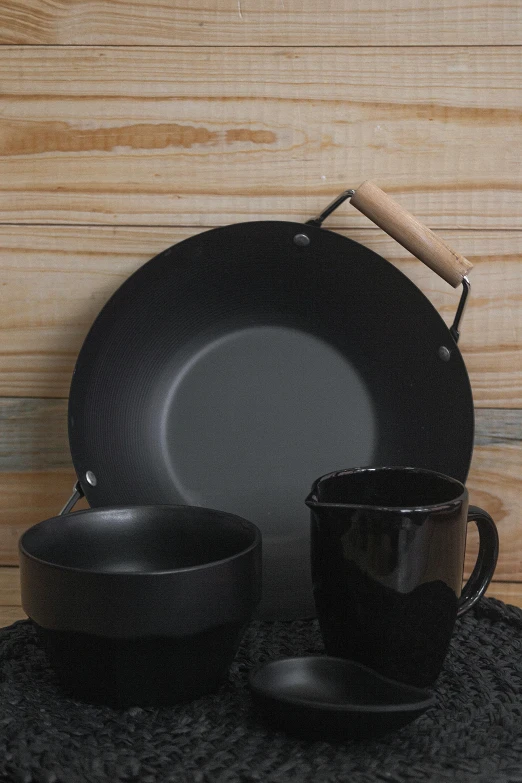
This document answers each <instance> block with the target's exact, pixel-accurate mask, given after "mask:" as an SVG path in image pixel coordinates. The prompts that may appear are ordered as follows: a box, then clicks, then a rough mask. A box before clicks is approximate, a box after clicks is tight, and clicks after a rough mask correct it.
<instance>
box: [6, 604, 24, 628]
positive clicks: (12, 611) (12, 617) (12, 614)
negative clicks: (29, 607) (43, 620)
mask: <svg viewBox="0 0 522 783" xmlns="http://www.w3.org/2000/svg"><path fill="white" fill-rule="evenodd" d="M17 620H27V615H26V614H25V612H24V610H23V609H22V607H21V606H0V628H3V627H4V626H6V625H11V624H12V623H15V622H16V621H17Z"/></svg>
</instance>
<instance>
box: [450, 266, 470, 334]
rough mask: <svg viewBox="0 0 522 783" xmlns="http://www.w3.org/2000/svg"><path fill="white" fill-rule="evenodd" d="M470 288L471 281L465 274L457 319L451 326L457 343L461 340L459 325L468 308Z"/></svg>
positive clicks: (451, 332) (451, 331)
mask: <svg viewBox="0 0 522 783" xmlns="http://www.w3.org/2000/svg"><path fill="white" fill-rule="evenodd" d="M470 290H471V283H470V282H469V280H468V278H467V276H466V275H464V277H463V278H462V293H461V295H460V301H459V306H458V307H457V312H456V313H455V319H454V321H453V323H452V325H451V326H450V334H451V336H452V337H453V339H454V340H455V342H456V343H458V341H459V337H460V332H459V326H460V322H461V320H462V316H463V314H464V310H465V308H466V302H467V300H468V296H469V292H470Z"/></svg>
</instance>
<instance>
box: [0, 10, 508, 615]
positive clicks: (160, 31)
mask: <svg viewBox="0 0 522 783" xmlns="http://www.w3.org/2000/svg"><path fill="white" fill-rule="evenodd" d="M521 45H522V5H521V4H520V3H519V2H518V0H490V2H488V3H484V2H483V1H482V0H440V2H438V3H433V2H431V0H417V1H416V2H415V3H412V2H411V1H410V0H384V1H383V0H381V1H379V2H378V1H377V0H325V2H323V3H317V2H315V1H314V0H265V2H263V3H259V2H254V0H209V1H208V2H205V3H203V2H201V0H184V2H183V4H179V3H177V2H173V3H163V2H160V0H117V1H116V0H114V1H111V0H100V1H99V2H96V3H94V2H92V0H56V2H53V3H48V2H47V0H4V2H3V3H2V7H1V8H0V282H1V285H0V335H1V337H0V419H1V421H2V425H3V426H2V427H1V430H0V473H1V479H0V565H4V566H8V565H14V564H16V562H17V554H16V544H17V538H18V536H19V534H20V532H21V531H22V530H24V529H25V528H26V527H27V526H29V525H30V524H33V523H34V522H36V521H38V520H40V519H42V518H45V517H47V516H51V515H54V514H55V513H56V512H57V510H58V509H59V508H60V506H61V505H62V504H63V502H64V501H65V499H66V498H67V496H68V494H69V491H70V488H71V485H72V483H73V470H72V466H71V463H70V458H69V453H68V446H67V437H66V397H67V393H68V387H69V381H70V376H71V372H72V368H73V365H74V360H75V356H76V354H77V352H78V349H79V347H80V345H81V342H82V340H83V338H84V336H85V334H86V331H87V329H88V327H89V325H90V323H91V322H92V320H93V318H94V317H95V315H96V314H97V312H98V311H99V309H100V307H101V306H102V304H103V303H104V302H105V301H106V300H107V298H108V297H109V296H110V294H111V293H112V292H113V291H114V290H115V288H116V287H117V286H118V285H119V284H120V283H121V282H122V280H124V279H125V278H126V277H127V276H128V275H129V274H130V273H131V272H132V271H133V270H134V269H136V268H137V267H138V266H139V265H140V264H142V263H143V262H144V261H146V260H147V259H149V258H151V257H152V256H153V255H155V254H156V253H157V252H159V251H160V250H162V249H163V248H165V247H166V246H168V245H171V244H173V243H174V242H177V241H179V240H180V239H183V238H185V237H187V236H191V235H193V234H194V233H197V232H198V231H200V230H202V229H203V228H204V227H211V226H217V225H223V224H226V223H230V222H236V221H240V220H256V219H260V218H261V219H264V218H274V219H278V218H282V219H297V220H301V219H306V218H308V217H310V216H312V215H313V214H315V213H316V212H317V211H318V210H319V209H320V208H322V207H323V206H324V205H325V204H326V203H328V201H329V200H330V199H331V198H332V197H333V196H335V195H337V193H338V192H340V191H341V190H343V189H345V188H346V187H355V186H357V185H358V184H360V182H361V181H363V180H364V179H367V178H373V179H375V181H376V182H377V183H378V184H380V185H381V186H382V187H383V188H384V189H386V190H388V191H389V192H391V193H392V194H393V195H394V196H395V197H396V198H397V199H398V200H399V201H400V202H401V203H402V204H403V205H404V206H405V207H406V208H408V209H410V210H411V211H413V212H414V213H415V214H417V215H418V216H419V217H420V218H421V219H423V220H424V221H425V222H426V223H427V224H428V225H430V226H431V227H432V228H435V229H436V230H438V231H439V232H440V234H441V236H442V237H443V238H445V239H446V240H447V241H448V242H449V243H450V244H451V245H453V246H454V247H455V248H456V249H457V250H459V251H460V252H461V253H463V254H464V255H466V256H468V257H469V258H470V259H471V261H472V262H473V263H474V265H475V268H474V270H473V272H472V286H473V288H472V298H471V302H470V305H469V308H468V311H467V313H466V316H465V320H464V323H463V331H462V341H461V346H462V350H463V353H464V357H465V360H466V363H467V365H468V368H469V371H470V377H471V382H472V386H473V391H474V398H475V404H476V407H477V435H476V450H475V455H474V459H473V466H472V471H471V475H470V480H469V485H470V489H471V494H472V499H473V501H474V502H475V503H477V504H480V505H482V506H483V507H484V508H485V509H487V510H488V511H489V512H490V513H491V514H492V515H493V516H494V517H495V519H496V521H497V522H498V525H499V529H500V535H501V557H500V561H499V566H498V569H497V574H496V579H497V585H496V586H495V588H494V590H496V591H497V592H496V594H498V595H500V596H502V597H504V598H506V597H507V600H513V601H516V602H520V600H521V598H520V596H521V595H522V592H521V588H520V585H519V583H522V531H521V529H520V517H521V506H522V503H521V490H520V482H519V479H520V474H521V467H522V447H521V439H522V361H521V341H522V308H521V302H522V170H521V166H520V160H521V157H522V156H521V153H522V122H521V119H522V116H521V115H522V109H521V105H522V103H521V98H522V91H521V84H522V79H521V77H522V58H521V51H520V46H521ZM330 226H331V227H333V228H337V229H339V230H340V231H342V232H343V233H345V234H346V235H347V236H350V237H352V238H354V239H356V240H357V241H359V242H362V243H363V244H366V245H367V246H368V247H371V248H372V249H375V250H376V251H377V252H379V253H381V254H382V255H384V256H385V257H387V258H389V259H390V260H391V262H392V263H394V264H397V265H398V266H399V268H401V269H402V270H403V271H405V272H406V274H408V275H409V276H410V277H411V278H412V279H413V280H414V281H415V282H416V283H417V284H418V285H419V286H420V287H421V288H422V290H423V291H425V292H426V293H427V295H428V296H429V297H430V298H431V299H432V301H433V303H434V304H435V306H436V307H437V308H438V309H439V311H440V312H441V314H442V315H443V317H444V318H445V320H446V321H447V323H450V322H451V320H452V317H453V314H454V311H455V307H456V304H457V301H458V292H455V291H453V290H452V289H451V288H449V287H448V286H447V285H446V284H445V283H443V282H442V281H441V280H439V279H438V278H437V277H436V276H435V275H434V274H433V273H431V272H430V271H429V270H427V269H425V268H424V267H422V266H421V264H420V263H419V262H417V261H415V260H414V259H412V258H411V256H409V255H408V254H407V253H406V252H405V251H404V250H402V249H401V248H400V247H399V246H398V245H396V244H395V243H394V242H393V241H392V240H390V239H389V238H387V237H386V236H384V235H383V234H382V233H381V232H380V231H378V230H377V229H375V228H374V227H372V226H371V224H370V223H369V222H368V221H367V220H366V219H365V218H364V217H362V216H361V215H360V214H359V213H357V212H356V211H355V210H354V209H352V208H351V207H350V206H345V207H344V208H343V209H342V210H340V211H339V212H337V213H336V214H335V216H334V217H333V218H332V219H331V221H330ZM475 555H476V540H475V537H474V536H472V537H471V540H470V545H469V548H468V554H467V566H468V569H469V566H470V565H471V563H472V561H473V559H474V557H475ZM0 576H1V574H0ZM1 578H3V579H4V581H5V586H4V587H5V596H8V597H7V598H6V597H5V596H4V598H3V599H0V603H2V602H3V603H4V604H5V605H6V606H7V604H6V601H8V600H11V599H10V598H9V596H11V598H12V595H11V593H12V590H13V589H14V588H13V581H12V575H10V574H8V573H7V572H6V574H4V575H3V576H1ZM502 583H509V585H503V584H502ZM0 587H1V585H0ZM0 592H2V591H1V590H0ZM13 612H14V614H13V613H11V614H10V615H9V617H11V616H13V617H14V616H15V615H16V610H13ZM7 616H8V613H6V614H5V617H7Z"/></svg>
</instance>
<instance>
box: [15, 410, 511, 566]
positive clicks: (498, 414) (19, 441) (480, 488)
mask: <svg viewBox="0 0 522 783" xmlns="http://www.w3.org/2000/svg"><path fill="white" fill-rule="evenodd" d="M0 423H1V427H0V476H1V481H0V563H1V564H4V565H5V564H13V563H16V562H18V561H17V558H18V555H17V541H18V537H19V536H20V534H21V533H22V532H23V530H25V529H26V528H27V527H29V526H30V525H32V524H34V523H36V522H39V521H40V520H42V519H46V518H48V517H51V516H55V515H56V514H57V513H58V511H59V509H60V508H61V507H62V506H63V505H64V503H65V501H66V500H67V498H68V497H69V495H70V493H71V489H72V485H73V483H74V479H75V476H74V470H73V468H72V464H71V460H70V456H69V448H68V442H67V401H66V400H48V399H41V400H34V399H29V400H27V399H11V400H6V399H1V398H0ZM475 442H476V447H475V452H474V456H473V462H472V467H471V471H470V476H469V480H468V487H469V490H470V498H471V502H472V503H474V504H475V505H479V506H482V507H483V508H484V509H485V510H486V511H488V512H489V513H490V514H491V515H492V516H493V518H494V520H495V521H496V523H497V524H498V528H499V533H500V537H501V554H500V559H499V565H498V568H497V573H496V576H497V579H502V580H508V581H518V580H520V581H522V540H521V538H520V535H519V526H520V518H521V516H522V493H521V491H520V475H521V473H522V411H520V410H506V411H503V410H500V409H497V410H488V409H479V410H477V411H476V439H475ZM449 447H451V446H449ZM80 507H83V508H85V507H86V503H85V501H82V504H81V505H79V506H78V508H80ZM468 540H469V546H468V551H467V553H466V573H469V571H470V570H471V568H472V566H473V563H474V562H475V558H476V553H477V536H476V532H475V529H474V526H470V535H469V539H468Z"/></svg>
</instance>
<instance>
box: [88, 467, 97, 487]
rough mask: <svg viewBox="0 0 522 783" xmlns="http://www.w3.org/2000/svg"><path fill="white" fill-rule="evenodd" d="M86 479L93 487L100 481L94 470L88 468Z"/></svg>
mask: <svg viewBox="0 0 522 783" xmlns="http://www.w3.org/2000/svg"><path fill="white" fill-rule="evenodd" d="M85 481H86V482H87V483H88V484H90V485H91V487H95V486H96V484H97V483H98V479H97V478H96V476H95V475H94V473H93V472H92V470H88V471H87V473H86V474H85Z"/></svg>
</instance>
